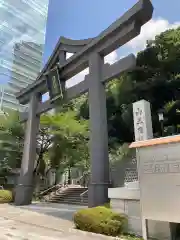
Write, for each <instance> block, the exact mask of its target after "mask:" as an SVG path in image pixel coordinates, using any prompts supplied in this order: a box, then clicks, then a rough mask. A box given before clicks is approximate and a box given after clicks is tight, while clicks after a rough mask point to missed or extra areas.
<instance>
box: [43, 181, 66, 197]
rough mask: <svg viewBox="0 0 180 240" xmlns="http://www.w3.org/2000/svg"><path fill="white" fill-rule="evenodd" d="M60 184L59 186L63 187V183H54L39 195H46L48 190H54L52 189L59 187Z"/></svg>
mask: <svg viewBox="0 0 180 240" xmlns="http://www.w3.org/2000/svg"><path fill="white" fill-rule="evenodd" d="M58 186H59V187H62V184H57V185H54V186H52V187H50V188H48V189H46V190H44V191H43V192H41V193H40V194H39V195H44V194H45V193H46V192H48V191H49V190H52V189H54V188H56V187H58Z"/></svg>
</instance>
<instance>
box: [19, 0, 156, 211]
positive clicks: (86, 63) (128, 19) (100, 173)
mask: <svg viewBox="0 0 180 240" xmlns="http://www.w3.org/2000/svg"><path fill="white" fill-rule="evenodd" d="M152 13H153V6H152V4H151V1H150V0H140V1H138V3H137V4H135V5H134V6H133V7H132V8H131V9H130V10H129V11H127V12H126V13H125V14H124V15H123V16H122V17H121V18H119V19H118V20H117V21H116V22H114V23H113V24H112V25H111V26H110V27H109V28H107V29H106V30H105V31H103V32H102V33H101V34H100V35H98V36H97V37H96V38H93V39H88V40H78V41H76V40H70V39H66V38H60V40H59V42H58V44H57V46H56V48H55V50H54V52H53V53H52V55H51V57H50V58H49V61H48V62H47V64H46V65H45V67H44V68H43V70H42V71H41V73H40V74H39V76H38V78H37V80H36V81H35V82H34V83H33V84H31V85H29V86H28V87H27V88H26V89H23V90H22V91H20V93H18V95H17V99H18V100H19V102H20V103H21V104H27V103H29V102H30V105H29V111H28V113H24V114H23V115H22V121H26V122H27V123H26V124H27V126H26V134H25V144H24V152H23V159H22V166H21V173H20V178H19V184H18V185H17V188H16V195H15V204H16V205H27V204H30V203H31V200H32V192H33V169H34V162H35V158H36V134H37V130H38V126H39V118H40V114H41V113H44V112H46V111H48V110H50V109H52V108H54V103H53V102H52V99H51V100H48V101H46V102H44V103H42V102H41V96H42V94H44V93H46V92H47V91H48V89H49V88H48V84H47V82H48V83H49V84H50V85H52V83H53V84H54V81H55V85H56V86H60V87H61V93H62V94H63V101H68V100H69V99H72V98H74V97H77V96H79V95H81V94H83V93H85V92H88V96H89V113H90V159H91V182H90V185H89V188H88V195H89V201H88V206H89V207H93V206H98V205H103V204H104V203H106V202H108V186H109V158H108V131H107V117H106V94H105V86H104V85H105V83H106V82H107V81H109V80H111V79H113V78H115V77H117V76H119V75H120V74H121V73H123V72H125V71H129V70H132V69H133V68H134V67H135V65H136V60H135V57H134V55H129V56H127V57H125V58H123V59H121V60H119V61H118V62H116V63H115V64H113V65H109V64H104V57H105V56H106V55H107V54H109V53H111V52H112V51H114V50H115V49H117V48H118V47H120V46H122V45H124V44H125V43H126V42H128V41H130V40H131V39H133V38H134V37H136V36H137V35H138V34H139V33H140V30H141V27H142V26H143V25H144V24H145V23H146V22H147V21H149V20H150V19H151V17H152ZM67 52H71V53H74V55H73V56H72V57H70V58H69V59H67V60H66V53H67ZM87 67H89V74H88V75H87V76H85V79H84V81H83V82H81V83H79V84H77V85H75V86H73V87H71V88H68V89H66V88H65V81H66V80H68V79H70V78H71V77H73V76H74V75H76V74H77V73H79V72H81V71H82V70H84V69H85V68H87ZM54 71H57V74H58V76H59V77H58V79H56V78H55V76H54V75H53V74H54ZM52 73H53V74H52ZM56 80H57V81H56ZM58 84H59V85H58ZM51 87H52V86H51ZM55 90H57V89H55ZM59 90H60V89H59ZM59 97H60V96H59ZM61 97H62V96H61Z"/></svg>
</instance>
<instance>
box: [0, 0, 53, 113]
mask: <svg viewBox="0 0 180 240" xmlns="http://www.w3.org/2000/svg"><path fill="white" fill-rule="evenodd" d="M48 4H49V0H0V85H1V88H0V89H3V101H2V107H3V108H4V109H6V108H11V109H17V110H20V111H23V110H24V107H23V106H20V105H19V103H18V101H17V100H16V97H15V93H16V92H18V91H20V89H21V88H25V87H27V85H28V84H31V83H32V82H33V81H35V79H36V77H37V75H38V73H39V72H40V70H41V67H42V57H43V51H44V45H45V36H46V23H47V16H48ZM0 95H1V93H0Z"/></svg>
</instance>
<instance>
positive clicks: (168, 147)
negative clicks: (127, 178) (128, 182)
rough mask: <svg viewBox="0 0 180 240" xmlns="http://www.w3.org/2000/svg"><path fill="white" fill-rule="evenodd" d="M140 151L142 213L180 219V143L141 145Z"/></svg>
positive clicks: (166, 219)
mask: <svg viewBox="0 0 180 240" xmlns="http://www.w3.org/2000/svg"><path fill="white" fill-rule="evenodd" d="M137 154H138V158H139V164H138V173H139V179H140V193H141V207H142V215H143V217H144V218H145V219H151V220H158V221H167V222H180V207H179V203H180V143H171V144H162V145H154V146H149V147H144V148H139V149H138V150H137Z"/></svg>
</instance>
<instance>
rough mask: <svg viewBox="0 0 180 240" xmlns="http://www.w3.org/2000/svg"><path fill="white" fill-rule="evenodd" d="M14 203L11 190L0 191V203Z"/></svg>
mask: <svg viewBox="0 0 180 240" xmlns="http://www.w3.org/2000/svg"><path fill="white" fill-rule="evenodd" d="M12 201H13V194H12V192H11V191H9V190H0V203H9V202H12Z"/></svg>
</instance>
